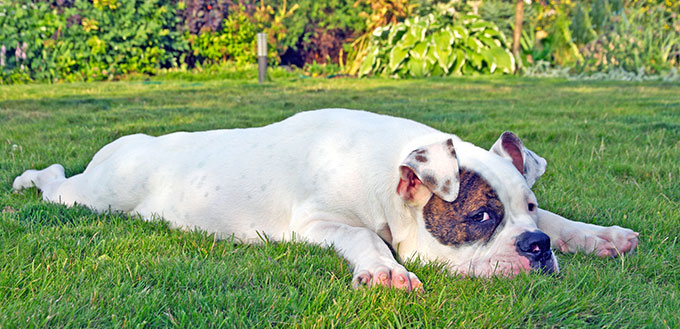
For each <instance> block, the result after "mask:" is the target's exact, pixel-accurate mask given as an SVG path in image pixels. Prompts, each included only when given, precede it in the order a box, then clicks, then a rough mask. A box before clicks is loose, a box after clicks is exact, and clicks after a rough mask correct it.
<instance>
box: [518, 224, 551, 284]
mask: <svg viewBox="0 0 680 329" xmlns="http://www.w3.org/2000/svg"><path fill="white" fill-rule="evenodd" d="M516 249H517V253H519V254H520V255H521V256H524V257H526V258H527V259H528V260H529V265H530V266H531V268H532V269H536V270H539V271H541V272H543V273H546V274H552V273H554V272H555V262H554V261H553V254H552V250H550V237H548V235H546V234H545V233H543V232H541V231H534V232H524V233H522V234H520V235H519V236H518V237H517V242H516Z"/></svg>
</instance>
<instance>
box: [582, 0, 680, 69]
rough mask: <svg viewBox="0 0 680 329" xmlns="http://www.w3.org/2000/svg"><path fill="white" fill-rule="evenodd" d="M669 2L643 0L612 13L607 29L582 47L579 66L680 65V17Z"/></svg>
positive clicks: (591, 67) (650, 66)
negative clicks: (618, 13)
mask: <svg viewBox="0 0 680 329" xmlns="http://www.w3.org/2000/svg"><path fill="white" fill-rule="evenodd" d="M678 3H680V2H678ZM669 4H670V5H671V6H672V5H673V3H672V2H670V1H669ZM669 4H666V3H663V4H651V5H650V4H649V3H645V2H640V3H637V4H633V5H631V6H629V7H628V8H626V9H624V11H623V12H622V14H621V15H617V16H614V17H612V18H611V22H610V23H609V24H608V25H607V26H606V27H605V30H606V31H605V32H604V33H602V34H601V35H600V36H598V38H597V39H595V40H593V41H592V42H589V43H587V44H585V45H584V46H583V47H582V48H581V52H582V53H583V56H584V60H583V62H582V65H581V68H580V69H581V70H582V71H583V72H586V73H588V72H590V73H592V72H607V71H610V70H612V69H614V68H619V69H623V70H625V71H628V72H638V71H641V72H642V73H646V74H659V73H665V72H668V71H669V70H670V69H671V68H674V67H675V68H677V67H678V66H680V17H678V14H677V13H675V12H671V11H669V10H668V5H669Z"/></svg>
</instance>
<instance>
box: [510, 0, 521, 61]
mask: <svg viewBox="0 0 680 329" xmlns="http://www.w3.org/2000/svg"><path fill="white" fill-rule="evenodd" d="M523 21H524V0H517V3H516V4H515V30H514V31H513V33H512V55H513V56H515V62H516V63H517V65H516V71H519V68H520V66H521V65H522V57H521V56H520V54H519V49H520V44H519V41H520V38H521V37H522V22H523Z"/></svg>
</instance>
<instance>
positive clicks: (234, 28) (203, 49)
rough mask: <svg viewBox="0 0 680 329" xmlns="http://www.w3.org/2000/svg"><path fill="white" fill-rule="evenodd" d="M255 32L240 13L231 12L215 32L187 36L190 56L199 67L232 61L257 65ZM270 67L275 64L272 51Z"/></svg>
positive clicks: (270, 51) (254, 25)
mask: <svg viewBox="0 0 680 329" xmlns="http://www.w3.org/2000/svg"><path fill="white" fill-rule="evenodd" d="M258 31H259V29H258V28H257V26H256V24H255V23H254V22H252V21H251V19H250V17H249V16H248V15H246V14H245V13H244V12H242V11H232V13H231V15H229V17H228V18H227V19H225V20H224V22H223V28H222V29H221V30H219V31H218V32H210V31H205V32H203V33H201V34H199V35H193V34H192V35H189V37H188V40H189V44H190V45H191V49H192V54H193V55H194V56H195V57H196V60H197V61H198V63H201V64H202V65H206V64H208V65H214V64H218V63H221V62H225V61H233V62H235V63H236V64H237V65H245V64H247V63H256V62H257V33H258ZM267 49H268V55H269V59H270V63H271V64H276V55H275V49H272V48H271V47H268V48H267Z"/></svg>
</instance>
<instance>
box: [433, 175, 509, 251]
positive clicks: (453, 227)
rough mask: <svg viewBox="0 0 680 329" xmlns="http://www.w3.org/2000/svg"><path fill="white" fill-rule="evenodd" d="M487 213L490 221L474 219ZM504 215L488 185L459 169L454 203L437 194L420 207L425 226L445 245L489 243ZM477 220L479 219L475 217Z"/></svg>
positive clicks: (477, 177) (501, 206)
mask: <svg viewBox="0 0 680 329" xmlns="http://www.w3.org/2000/svg"><path fill="white" fill-rule="evenodd" d="M480 211H481V212H486V213H487V214H488V215H489V219H488V220H486V221H483V222H479V221H478V220H476V219H474V217H475V215H477V216H479V214H480ZM503 216H504V210H503V204H502V203H501V201H500V200H499V199H498V195H497V194H496V192H495V191H494V190H493V188H491V186H490V185H489V183H488V182H487V181H486V180H484V179H483V178H482V177H481V176H479V175H478V174H477V173H475V172H473V171H470V170H466V169H461V171H460V190H459V192H458V197H457V198H456V200H454V201H453V202H446V201H444V200H442V199H441V198H439V197H438V196H436V195H432V198H431V199H430V201H429V202H428V203H427V204H426V205H425V208H423V217H424V219H425V227H426V228H427V230H428V231H429V232H430V234H432V235H433V236H434V237H435V238H437V240H439V242H441V243H442V244H444V245H459V244H462V243H466V242H473V241H477V240H487V241H488V240H489V239H490V238H491V236H492V235H493V232H494V231H495V230H496V227H498V224H500V222H501V220H502V219H503ZM477 219H478V218H477Z"/></svg>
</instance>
